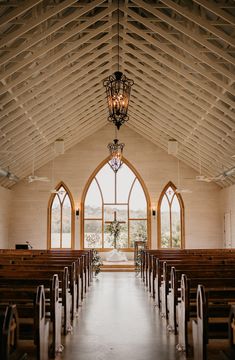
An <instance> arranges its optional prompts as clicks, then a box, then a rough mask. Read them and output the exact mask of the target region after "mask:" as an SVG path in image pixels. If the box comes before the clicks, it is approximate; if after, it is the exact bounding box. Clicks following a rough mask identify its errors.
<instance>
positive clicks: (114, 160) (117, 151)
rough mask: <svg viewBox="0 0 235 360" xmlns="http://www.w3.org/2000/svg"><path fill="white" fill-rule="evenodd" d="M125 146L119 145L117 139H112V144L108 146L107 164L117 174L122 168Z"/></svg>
mask: <svg viewBox="0 0 235 360" xmlns="http://www.w3.org/2000/svg"><path fill="white" fill-rule="evenodd" d="M124 146H125V144H124V143H119V142H118V139H114V140H113V142H112V143H109V144H108V146H107V147H108V149H109V153H110V161H109V164H110V166H111V167H112V169H113V171H115V172H117V171H118V170H119V169H120V167H121V166H122V164H123V163H122V153H123V148H124Z"/></svg>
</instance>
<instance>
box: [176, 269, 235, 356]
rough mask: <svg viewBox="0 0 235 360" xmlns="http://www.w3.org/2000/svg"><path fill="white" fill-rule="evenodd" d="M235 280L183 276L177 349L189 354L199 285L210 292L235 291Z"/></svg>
mask: <svg viewBox="0 0 235 360" xmlns="http://www.w3.org/2000/svg"><path fill="white" fill-rule="evenodd" d="M234 282H235V279H234V278H224V277H222V278H221V277H220V278H202V277H201V278H194V279H193V278H191V279H189V278H188V277H187V275H185V274H182V277H181V296H180V302H179V304H178V333H179V337H178V341H179V343H178V345H177V348H178V350H180V351H185V352H186V354H188V353H189V348H190V346H189V345H190V344H189V334H190V323H191V321H192V320H193V319H195V318H196V315H197V309H196V297H197V287H198V284H202V285H203V286H205V287H206V288H207V289H208V290H209V289H211V288H212V289H221V288H224V287H226V288H227V289H229V288H230V289H231V290H233V289H234Z"/></svg>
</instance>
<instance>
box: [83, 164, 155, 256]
mask: <svg viewBox="0 0 235 360" xmlns="http://www.w3.org/2000/svg"><path fill="white" fill-rule="evenodd" d="M109 160H110V158H109V157H107V158H105V159H104V160H103V161H102V162H101V163H100V164H99V165H98V166H97V168H96V169H95V170H94V171H93V173H92V174H91V176H90V177H89V179H88V181H87V183H86V185H85V187H84V190H83V193H82V197H81V204H80V209H81V217H80V248H81V249H87V248H85V246H84V241H85V239H84V230H85V218H84V215H85V200H86V195H87V192H88V190H89V187H90V185H91V182H92V181H93V179H94V178H95V177H96V175H97V174H98V172H99V171H100V169H101V168H102V167H103V166H104V165H105V164H106V163H107V162H108V161H109ZM122 162H123V163H124V164H126V165H127V166H128V167H129V168H130V170H131V171H133V173H134V175H135V178H136V179H137V180H138V181H139V182H140V185H141V186H142V189H143V192H144V194H145V198H146V218H144V220H145V219H146V222H147V246H148V248H151V206H150V196H149V193H148V190H147V187H146V185H145V183H144V181H143V179H142V177H141V176H140V174H139V173H138V171H137V170H136V169H135V168H134V167H133V165H132V164H131V163H130V162H129V161H128V160H127V159H125V158H124V157H122ZM134 183H135V181H133V184H132V186H131V189H130V192H129V195H128V210H127V211H128V214H127V216H128V224H129V223H130V222H131V221H133V220H143V219H141V218H139V219H134V218H130V217H129V197H130V194H131V191H132V188H133V186H134ZM98 186H99V185H98ZM101 196H102V192H101ZM107 204H108V203H105V205H107ZM116 205H123V203H117V204H116ZM103 208H104V201H103V198H102V219H99V220H101V221H102V233H103V232H104V221H103V216H104V215H103V214H104V210H103ZM93 220H95V218H94V219H93ZM129 236H130V226H128V242H129V243H130V239H129ZM103 241H104V240H103ZM96 250H97V251H102V252H107V251H110V250H112V248H103V247H102V248H96ZM121 250H122V251H126V252H133V251H134V248H130V247H128V248H121Z"/></svg>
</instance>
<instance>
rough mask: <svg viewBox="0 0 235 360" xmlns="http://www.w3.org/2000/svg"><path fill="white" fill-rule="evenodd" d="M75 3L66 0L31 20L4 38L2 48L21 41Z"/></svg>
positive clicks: (0, 45)
mask: <svg viewBox="0 0 235 360" xmlns="http://www.w3.org/2000/svg"><path fill="white" fill-rule="evenodd" d="M27 2H28V1H27ZM37 2H39V1H37ZM40 2H41V1H40ZM75 2H76V0H64V1H62V2H60V3H59V4H57V5H54V6H53V7H52V8H50V9H49V10H48V11H45V12H43V14H42V15H41V16H37V17H33V18H32V19H31V20H27V22H26V24H25V25H23V26H21V27H19V28H18V29H17V30H15V31H12V32H10V33H9V34H8V35H7V36H4V37H2V38H1V43H0V47H4V46H6V45H7V44H8V43H10V42H12V41H14V40H16V39H19V38H20V37H21V36H22V35H24V34H25V33H27V32H28V31H30V30H32V29H33V28H35V27H37V26H39V25H40V24H42V23H43V22H44V21H46V20H48V19H49V18H51V17H52V16H55V15H57V14H58V13H59V12H61V11H63V10H64V9H66V8H67V7H68V6H70V5H72V4H73V3H75Z"/></svg>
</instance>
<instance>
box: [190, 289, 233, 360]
mask: <svg viewBox="0 0 235 360" xmlns="http://www.w3.org/2000/svg"><path fill="white" fill-rule="evenodd" d="M231 302H235V287H234V289H233V291H232V290H231V289H226V288H223V289H221V290H220V291H218V289H216V290H206V289H205V287H204V286H203V285H201V284H200V285H198V289H197V319H196V320H193V322H192V331H193V350H194V359H195V360H207V359H209V357H208V351H207V345H208V343H209V341H210V340H211V339H228V328H229V323H228V320H229V313H230V306H231V305H230V304H231Z"/></svg>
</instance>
